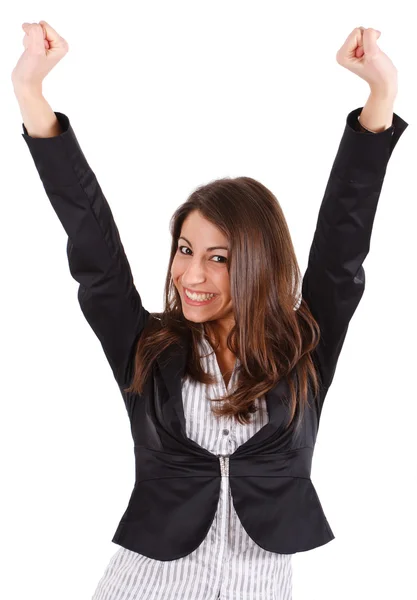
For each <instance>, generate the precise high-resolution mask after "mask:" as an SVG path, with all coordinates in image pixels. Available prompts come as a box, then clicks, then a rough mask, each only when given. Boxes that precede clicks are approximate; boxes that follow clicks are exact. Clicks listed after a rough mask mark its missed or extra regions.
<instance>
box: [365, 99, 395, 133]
mask: <svg viewBox="0 0 417 600" xmlns="http://www.w3.org/2000/svg"><path fill="white" fill-rule="evenodd" d="M396 96H397V92H396V90H394V89H383V90H381V89H372V88H371V93H370V94H369V97H368V100H367V102H366V104H365V106H364V107H363V109H362V112H361V114H360V115H359V118H358V121H359V124H360V125H361V126H362V127H363V128H364V129H366V130H368V131H371V132H372V133H379V132H381V131H385V129H388V128H389V127H391V125H392V120H393V116H394V102H395V98H396Z"/></svg>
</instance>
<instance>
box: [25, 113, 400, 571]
mask: <svg viewBox="0 0 417 600" xmlns="http://www.w3.org/2000/svg"><path fill="white" fill-rule="evenodd" d="M361 110H362V107H360V108H357V109H355V110H353V111H352V112H351V113H349V115H348V116H347V119H346V125H345V129H344V132H343V135H342V139H341V142H340V145H339V148H338V151H337V154H336V158H335V160H334V163H333V166H332V169H331V173H330V178H329V181H328V184H327V187H326V190H325V193H324V198H323V201H322V204H321V207H320V211H319V215H318V220H317V226H316V230H315V233H314V237H313V241H312V245H311V250H310V254H309V259H308V266H307V270H306V272H305V275H304V278H303V284H302V294H303V297H304V299H305V300H306V302H307V304H308V305H309V307H310V310H311V312H312V314H313V315H314V317H315V318H316V320H317V321H318V323H319V325H320V328H321V336H322V337H321V341H320V343H319V345H318V346H317V348H316V349H315V351H314V356H313V359H314V361H315V363H316V365H317V366H318V369H319V372H320V376H321V379H322V383H323V387H322V391H321V393H320V395H319V397H318V398H317V400H316V401H315V402H313V401H312V398H309V403H310V407H309V408H307V410H306V412H305V414H304V417H303V420H302V427H301V428H300V429H299V430H298V432H296V431H295V429H294V427H290V428H288V430H287V431H284V428H285V425H286V424H287V417H288V403H287V402H286V401H285V399H286V396H287V395H288V394H289V388H288V384H286V383H284V382H283V380H281V381H280V382H279V383H278V384H277V385H276V386H275V387H274V388H273V389H271V390H270V391H269V392H268V393H267V395H266V402H267V406H268V412H269V423H267V424H266V425H265V426H264V427H262V429H260V430H259V431H258V432H257V433H256V434H255V435H254V436H253V437H252V438H250V439H249V440H248V441H247V442H245V443H244V444H243V445H241V446H240V447H239V448H237V450H236V451H235V452H234V453H233V454H231V455H230V456H229V477H230V486H231V493H232V497H233V503H234V506H235V509H236V511H237V513H238V516H239V518H240V520H241V522H242V524H243V527H244V528H245V529H246V531H247V532H248V534H249V535H250V536H251V538H253V540H254V541H255V542H256V543H257V544H258V545H259V546H261V547H262V548H264V549H266V550H268V551H270V552H277V553H282V554H292V553H296V552H303V551H306V550H310V549H312V548H315V547H317V546H320V545H323V544H326V543H327V542H329V541H331V540H332V539H333V538H334V534H333V532H332V530H331V528H330V526H329V523H328V522H327V519H326V517H325V515H324V512H323V509H322V506H321V504H320V501H319V498H318V496H317V493H316V490H315V488H314V485H313V483H312V481H311V479H310V473H311V464H312V457H313V452H314V446H315V442H316V437H317V432H318V427H319V421H320V415H321V410H322V407H323V402H324V399H325V397H326V394H327V391H328V389H329V386H330V384H331V382H332V380H333V376H334V373H335V368H336V364H337V361H338V357H339V354H340V351H341V348H342V345H343V342H344V339H345V336H346V332H347V329H348V326H349V322H350V320H351V318H352V316H353V314H354V312H355V310H356V307H357V306H358V304H359V301H360V299H361V297H362V294H363V292H364V287H365V273H364V269H363V266H362V263H363V261H364V259H365V257H366V256H367V254H368V251H369V245H370V237H371V230H372V225H373V221H374V217H375V211H376V208H377V204H378V199H379V196H380V193H381V188H382V184H383V181H384V176H385V171H386V168H387V164H388V161H389V158H390V156H391V153H392V151H393V149H394V147H395V145H396V143H397V142H398V139H399V138H400V136H401V134H402V133H403V131H404V130H405V129H406V127H407V126H408V123H406V122H405V121H404V120H403V119H401V118H400V117H399V116H398V115H396V114H395V113H394V118H393V124H392V126H391V127H390V128H389V129H387V130H385V131H383V132H380V133H375V134H374V133H366V132H361V131H360V129H359V126H358V122H357V116H358V114H360V112H361ZM55 114H56V116H57V118H58V119H59V121H60V124H61V126H62V128H63V133H61V134H60V135H58V136H56V137H52V138H32V137H30V136H29V135H28V133H27V130H26V128H25V126H24V124H23V123H22V127H23V131H24V133H23V134H22V135H23V138H24V140H25V142H26V143H27V145H28V147H29V150H30V152H31V154H32V157H33V160H34V163H35V166H36V168H37V170H38V173H39V176H40V178H41V181H42V183H43V185H44V188H45V191H46V194H47V196H48V197H49V200H50V202H51V204H52V207H53V209H54V210H55V212H56V214H57V216H58V218H59V220H60V221H61V223H62V225H63V227H64V229H65V231H66V233H67V235H68V244H67V254H68V261H69V268H70V272H71V275H72V276H73V278H74V279H75V280H76V281H77V282H78V283H79V290H78V300H79V303H80V306H81V310H82V312H83V314H84V315H85V318H86V319H87V321H88V323H89V324H90V326H91V327H92V329H93V331H94V332H95V334H96V336H97V337H98V339H99V340H100V342H101V345H102V347H103V350H104V353H105V355H106V357H107V360H108V362H109V364H110V367H111V369H112V371H113V374H114V377H115V379H116V381H117V383H118V385H119V388H120V391H121V393H122V396H123V400H124V403H125V406H126V410H127V413H128V417H129V420H130V424H131V431H132V437H133V441H134V453H135V461H136V480H135V485H134V488H133V491H132V494H131V497H130V499H129V503H128V505H127V508H126V510H125V512H124V514H123V516H122V518H121V520H120V522H119V525H118V527H117V530H116V532H115V534H114V537H113V539H112V541H113V542H115V543H117V544H119V545H121V546H124V547H125V548H128V549H130V550H132V551H135V552H138V553H141V554H144V555H145V556H148V557H151V558H155V559H158V560H173V559H177V558H180V557H182V556H185V555H187V554H189V553H190V552H192V551H193V550H195V549H196V548H197V547H198V546H199V545H200V544H201V542H202V541H203V539H204V538H205V536H206V534H207V532H208V530H209V528H210V526H211V523H212V521H213V519H214V515H215V512H216V509H217V503H218V495H219V490H220V475H221V465H222V464H224V463H222V462H221V461H222V457H220V456H217V455H215V454H212V453H211V452H209V451H208V450H206V449H205V448H202V447H201V446H199V445H198V444H197V443H196V442H194V441H193V440H191V439H188V438H187V436H186V434H185V419H184V411H183V406H182V398H181V377H182V375H183V373H184V368H185V362H186V356H187V343H186V341H185V340H184V342H183V343H181V344H177V345H175V346H172V347H170V348H168V349H167V350H166V351H165V352H164V354H163V355H162V356H160V357H159V359H158V360H157V361H156V363H155V365H154V367H153V372H152V377H151V378H149V380H148V383H147V385H146V387H145V390H144V393H143V394H142V395H141V396H138V395H134V394H126V393H124V392H123V391H122V388H123V387H127V385H128V384H129V383H130V381H131V377H132V374H133V359H134V354H135V344H136V342H137V340H138V337H139V336H140V334H141V332H142V330H143V328H144V326H145V324H146V322H147V320H148V318H149V315H150V313H149V312H148V311H147V310H146V309H145V308H144V307H143V306H142V302H141V298H140V296H139V293H138V291H137V290H136V287H135V285H134V281H133V277H132V273H131V270H130V267H129V263H128V260H127V258H126V255H125V252H124V249H123V245H122V242H121V240H120V237H119V232H118V229H117V227H116V224H115V222H114V219H113V216H112V213H111V210H110V207H109V205H108V203H107V201H106V198H105V196H104V194H103V192H102V190H101V188H100V185H99V183H98V182H97V179H96V177H95V174H94V173H93V171H92V170H91V168H90V167H89V165H88V163H87V160H86V158H85V156H84V154H83V152H82V150H81V148H80V146H79V144H78V141H77V138H76V136H75V133H74V131H73V129H72V127H71V125H70V122H69V119H68V117H67V116H66V115H65V114H63V113H59V112H56V113H55Z"/></svg>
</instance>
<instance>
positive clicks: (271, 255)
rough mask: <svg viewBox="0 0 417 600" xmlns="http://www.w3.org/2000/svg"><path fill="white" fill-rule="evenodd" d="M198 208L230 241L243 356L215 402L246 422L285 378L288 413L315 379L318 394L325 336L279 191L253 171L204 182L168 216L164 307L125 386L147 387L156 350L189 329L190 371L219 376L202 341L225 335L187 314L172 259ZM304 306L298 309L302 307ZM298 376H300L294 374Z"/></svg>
mask: <svg viewBox="0 0 417 600" xmlns="http://www.w3.org/2000/svg"><path fill="white" fill-rule="evenodd" d="M194 210H198V211H199V212H200V214H201V215H202V216H203V217H204V218H206V219H207V220H208V221H210V222H211V223H213V224H214V225H216V226H217V227H218V228H219V229H220V230H221V231H222V232H223V233H224V234H225V235H226V236H227V239H228V242H229V247H230V250H229V253H228V272H229V277H230V290H231V297H232V305H233V312H234V315H233V316H234V320H235V325H234V326H233V328H232V329H231V330H230V333H229V335H228V337H227V347H228V348H229V350H230V351H231V352H233V353H234V354H235V356H237V357H238V358H239V360H240V363H241V364H240V368H239V370H238V373H237V375H238V379H237V385H236V386H235V389H234V390H232V392H231V393H230V394H229V395H225V396H223V397H222V398H215V399H213V400H212V401H219V400H222V401H223V402H222V403H221V406H220V407H216V408H214V407H213V413H214V414H215V415H225V416H233V417H234V418H235V419H236V420H237V421H238V422H240V423H244V424H247V423H248V422H249V418H250V414H251V413H253V412H256V410H257V408H256V407H255V405H254V401H255V400H256V399H257V398H259V397H260V396H262V395H263V394H265V393H266V392H267V391H269V390H270V389H271V388H273V387H274V386H275V385H276V384H277V383H278V381H279V380H280V379H281V378H283V377H285V378H287V381H288V385H289V389H290V392H291V398H290V401H289V407H290V420H289V423H288V426H289V425H290V424H291V422H292V421H293V419H294V417H295V414H296V411H297V408H298V409H301V414H302V412H303V410H304V408H305V405H306V404H307V402H308V386H309V385H310V383H309V381H310V378H311V383H312V385H313V388H312V389H313V393H314V397H315V396H316V394H317V391H318V388H319V385H320V384H319V377H318V373H317V372H316V369H315V366H314V363H313V360H312V358H311V356H310V352H311V351H312V350H313V349H314V348H315V347H316V346H317V343H318V341H319V339H320V329H319V326H318V323H317V322H316V321H315V319H314V317H313V316H312V314H311V312H310V310H309V308H308V306H307V304H306V302H305V301H304V300H303V299H301V300H300V296H301V294H300V291H299V290H300V286H301V283H302V279H301V273H300V269H299V266H298V263H297V258H296V255H295V251H294V247H293V244H292V240H291V236H290V232H289V229H288V225H287V222H286V220H285V217H284V214H283V212H282V209H281V207H280V205H279V203H278V200H277V198H276V197H275V196H274V194H273V193H272V192H271V191H270V190H268V189H267V188H266V187H265V186H264V185H263V184H262V183H259V182H258V181H256V180H255V179H252V178H251V177H235V178H231V177H224V178H221V179H217V180H215V181H211V182H210V183H208V184H206V185H202V186H200V187H198V188H197V189H196V190H195V191H194V192H193V193H192V194H191V195H190V196H189V197H188V199H187V200H186V201H185V202H184V203H183V204H181V205H180V206H179V208H178V209H177V210H176V211H175V213H174V214H173V216H172V218H171V221H170V233H171V235H172V246H171V256H170V260H169V265H168V272H167V276H166V281H165V292H164V296H165V300H164V304H165V306H164V311H163V312H162V313H150V318H149V320H148V323H147V325H146V327H145V329H144V331H143V332H142V333H141V335H140V337H139V340H138V343H137V347H136V354H135V364H134V374H133V380H132V382H131V385H130V387H128V388H126V389H125V391H126V392H136V393H142V391H143V387H144V383H145V381H146V379H147V377H148V376H149V374H150V372H151V369H152V364H153V362H154V360H155V359H156V357H157V356H158V355H159V354H160V353H161V352H162V351H163V350H165V349H166V348H167V347H168V346H170V345H171V344H172V343H176V342H180V341H181V338H182V337H183V336H186V338H187V339H188V340H189V342H190V346H189V347H190V352H189V355H188V357H187V364H186V372H185V375H189V376H190V377H192V378H193V379H194V380H197V381H199V382H201V383H206V384H210V383H215V382H216V379H215V377H214V376H212V375H210V374H209V373H206V372H205V371H204V370H203V368H202V366H201V362H200V356H199V351H198V341H199V340H200V339H201V338H202V336H205V337H206V339H209V340H210V342H211V343H212V344H214V345H213V348H214V350H216V348H217V344H218V343H219V339H218V337H217V336H216V331H215V330H214V328H213V327H212V323H211V322H210V321H207V322H204V323H195V322H192V321H189V320H187V319H186V318H185V317H184V314H183V312H182V306H181V298H180V295H179V293H178V290H177V288H176V287H175V285H174V283H173V280H172V276H171V265H172V262H173V260H174V257H175V254H176V252H177V247H178V238H179V236H180V234H181V227H182V224H183V222H184V220H185V219H186V217H187V216H188V215H189V214H190V213H191V212H192V211H194ZM297 305H298V308H297ZM290 374H291V375H292V376H296V382H295V383H294V381H293V380H292V378H291V377H288V376H289V375H290Z"/></svg>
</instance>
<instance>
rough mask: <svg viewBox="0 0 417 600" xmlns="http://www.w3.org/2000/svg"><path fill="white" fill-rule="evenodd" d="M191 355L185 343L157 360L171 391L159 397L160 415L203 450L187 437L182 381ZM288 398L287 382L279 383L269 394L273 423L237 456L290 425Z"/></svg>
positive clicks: (251, 439) (172, 427)
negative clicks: (287, 421) (287, 419)
mask: <svg viewBox="0 0 417 600" xmlns="http://www.w3.org/2000/svg"><path fill="white" fill-rule="evenodd" d="M187 353H188V345H187V343H186V341H185V340H184V342H183V344H182V345H180V344H173V345H171V346H169V347H168V348H166V349H165V350H164V351H163V352H162V353H161V354H160V355H159V356H158V358H157V364H158V367H159V371H160V373H161V377H162V380H163V383H164V384H165V387H166V391H167V393H166V394H161V393H158V398H159V401H160V402H162V405H161V406H160V407H159V411H160V412H162V414H163V418H164V421H165V424H166V425H167V426H168V427H169V428H170V429H171V431H172V433H174V434H175V435H176V436H179V437H181V438H183V439H185V440H186V441H187V442H189V443H191V445H192V446H194V447H195V446H198V448H200V446H199V445H198V444H196V442H194V441H193V440H191V439H189V438H188V437H187V435H186V423H185V416H184V406H183V399H182V378H183V376H184V373H185V366H186V360H187ZM287 395H288V396H289V387H288V384H287V383H286V382H285V381H284V380H281V381H279V382H278V383H277V384H276V385H275V386H274V387H273V388H272V389H270V390H269V391H268V392H267V393H266V396H265V399H266V405H267V409H268V415H269V422H268V423H266V424H265V425H264V426H263V427H262V428H261V429H259V430H258V431H257V432H256V433H255V435H253V436H252V437H251V438H250V439H249V440H247V441H246V442H245V443H244V444H241V446H239V448H238V449H237V450H236V451H235V452H234V453H233V454H236V453H244V452H245V450H246V448H247V447H250V448H252V447H253V446H255V445H258V444H261V443H262V442H264V441H265V440H266V439H268V438H269V437H271V436H272V435H273V434H274V433H276V432H277V431H278V430H280V429H281V428H283V427H284V426H285V425H286V418H287V417H288V401H287ZM206 452H207V451H206ZM210 454H211V453H210Z"/></svg>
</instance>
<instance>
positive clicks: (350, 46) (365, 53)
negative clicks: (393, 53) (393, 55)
mask: <svg viewBox="0 0 417 600" xmlns="http://www.w3.org/2000/svg"><path fill="white" fill-rule="evenodd" d="M380 35H381V32H380V31H378V30H377V29H372V28H368V29H365V28H364V27H356V29H354V30H353V31H352V33H351V34H350V35H349V36H348V37H347V39H346V41H345V43H344V44H343V46H342V47H341V48H340V50H338V52H337V54H336V60H337V62H338V63H339V65H342V67H345V68H346V69H348V70H349V71H352V73H355V74H356V75H358V76H359V77H361V78H362V79H364V80H365V81H367V82H368V83H369V85H370V87H371V91H372V92H374V93H377V94H381V95H388V94H389V95H391V96H395V95H396V94H397V91H398V72H397V69H396V68H395V66H394V65H393V63H392V62H391V59H390V58H389V57H388V56H387V55H386V54H384V52H382V50H381V49H380V48H379V47H378V44H377V40H378V38H379V36H380Z"/></svg>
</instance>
